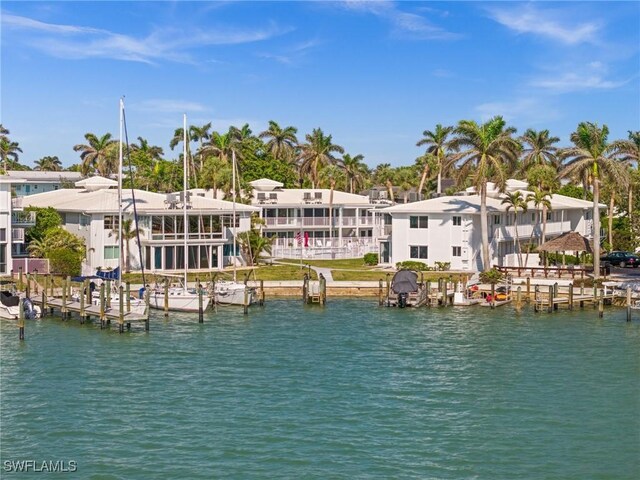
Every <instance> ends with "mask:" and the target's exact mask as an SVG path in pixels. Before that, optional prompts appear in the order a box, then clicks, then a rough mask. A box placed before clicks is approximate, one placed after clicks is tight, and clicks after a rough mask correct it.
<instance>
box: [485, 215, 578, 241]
mask: <svg viewBox="0 0 640 480" xmlns="http://www.w3.org/2000/svg"><path fill="white" fill-rule="evenodd" d="M570 230H571V222H569V221H568V220H566V221H564V222H547V226H546V230H545V235H546V236H547V238H548V237H549V235H559V234H561V233H564V232H568V231H570ZM532 232H533V238H540V237H542V224H541V223H539V224H535V225H534V224H531V223H528V224H523V225H518V237H519V238H520V240H525V239H528V238H530V237H531V236H532V235H531V234H532ZM489 238H490V239H494V238H495V239H496V240H513V239H515V238H516V226H515V225H497V226H495V227H494V230H493V235H490V236H489Z"/></svg>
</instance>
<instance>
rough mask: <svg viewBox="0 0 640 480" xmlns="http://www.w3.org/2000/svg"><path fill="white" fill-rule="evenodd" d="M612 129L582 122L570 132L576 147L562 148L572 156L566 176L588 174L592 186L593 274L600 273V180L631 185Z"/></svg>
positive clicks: (564, 170) (567, 165) (563, 172)
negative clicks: (611, 141) (609, 138)
mask: <svg viewBox="0 0 640 480" xmlns="http://www.w3.org/2000/svg"><path fill="white" fill-rule="evenodd" d="M608 136H609V128H608V127H607V126H606V125H603V126H602V128H600V127H598V125H597V124H595V123H591V122H582V123H580V124H578V128H577V129H576V131H575V132H573V133H572V134H571V141H572V142H573V144H574V146H573V147H570V148H567V149H566V150H564V151H563V153H562V157H563V158H564V159H569V161H568V162H567V163H566V164H565V166H564V168H563V171H562V175H563V176H564V177H576V176H579V177H581V178H585V177H586V176H587V175H588V177H589V178H590V180H591V183H592V185H593V274H594V278H598V277H599V276H600V209H599V202H600V182H601V181H602V180H603V179H604V178H607V177H608V178H609V179H611V181H612V182H614V183H616V184H618V185H619V186H620V187H622V188H626V187H627V185H628V183H629V182H628V172H627V170H626V168H625V165H624V163H622V162H621V161H619V160H618V158H617V157H616V155H618V154H619V147H618V146H617V145H616V144H609V143H608V141H607V137H608Z"/></svg>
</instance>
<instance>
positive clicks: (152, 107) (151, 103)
mask: <svg viewBox="0 0 640 480" xmlns="http://www.w3.org/2000/svg"><path fill="white" fill-rule="evenodd" d="M131 109H132V110H139V111H142V112H158V113H189V112H205V111H207V110H208V109H207V108H206V107H205V106H204V105H202V104H201V103H197V102H190V101H184V100H169V99H151V100H145V101H142V102H138V103H135V104H133V105H131Z"/></svg>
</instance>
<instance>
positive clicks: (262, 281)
mask: <svg viewBox="0 0 640 480" xmlns="http://www.w3.org/2000/svg"><path fill="white" fill-rule="evenodd" d="M258 304H259V305H260V306H261V307H264V280H260V300H259V301H258Z"/></svg>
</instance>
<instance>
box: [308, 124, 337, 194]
mask: <svg viewBox="0 0 640 480" xmlns="http://www.w3.org/2000/svg"><path fill="white" fill-rule="evenodd" d="M305 138H306V140H307V143H305V144H304V145H302V147H301V155H300V173H301V175H300V177H301V178H302V176H303V175H302V174H309V175H310V176H311V184H312V187H313V188H316V185H317V184H318V180H319V179H318V172H319V171H320V169H321V168H322V167H324V166H325V165H329V164H335V163H336V162H337V161H338V160H337V158H336V157H335V156H334V154H335V153H344V148H342V147H341V146H340V145H334V144H333V143H332V141H331V140H332V137H331V135H325V134H324V133H323V132H322V130H321V129H320V128H314V129H313V132H312V133H311V134H307V135H306V137H305Z"/></svg>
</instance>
